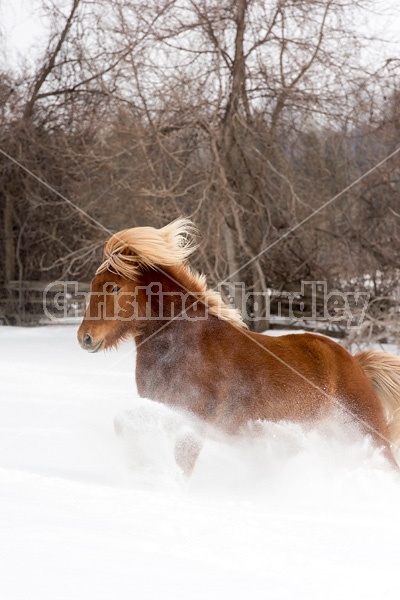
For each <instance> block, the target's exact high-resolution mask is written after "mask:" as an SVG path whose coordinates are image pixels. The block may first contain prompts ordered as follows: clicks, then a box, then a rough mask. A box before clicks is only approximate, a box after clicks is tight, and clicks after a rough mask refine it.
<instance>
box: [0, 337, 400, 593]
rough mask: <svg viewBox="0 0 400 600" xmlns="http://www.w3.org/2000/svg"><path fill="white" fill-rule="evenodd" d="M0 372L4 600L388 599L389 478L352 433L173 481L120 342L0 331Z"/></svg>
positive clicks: (244, 450)
mask: <svg viewBox="0 0 400 600" xmlns="http://www.w3.org/2000/svg"><path fill="white" fill-rule="evenodd" d="M0 369H1V377H0V417H1V418H0V597H1V598H2V599H5V600H14V599H17V598H18V599H24V600H25V599H27V598H29V599H33V600H46V599H51V600H58V599H68V600H70V599H73V600H80V599H82V600H91V599H93V600H101V599H107V600H108V599H110V600H114V599H115V600H125V599H128V598H129V599H132V598H137V599H139V600H141V599H144V600H147V599H157V600H163V599H168V600H169V599H174V600H180V599H185V600H188V599H211V600H212V599H218V600H222V599H225V598H227V599H236V598H238V599H239V598H250V599H258V598H271V599H274V600H275V599H281V598H285V599H286V598H287V599H296V600H297V599H302V598H304V599H307V600H309V599H314V598H315V599H318V600H320V599H324V600H329V599H340V600H345V599H351V600H356V599H358V598H359V599H362V600H366V599H374V600H375V599H384V598H386V599H392V598H393V599H394V598H396V599H397V598H398V597H399V594H400V583H399V575H398V567H399V564H400V550H399V539H400V535H399V534H400V476H399V475H398V474H397V473H394V472H393V471H392V470H391V469H390V468H389V467H388V466H387V465H386V463H385V461H384V460H383V458H382V456H381V455H380V453H379V451H377V450H374V449H373V448H372V447H371V445H370V444H369V441H368V440H366V439H365V438H363V437H362V436H360V435H359V434H358V433H357V432H356V431H355V430H354V429H353V428H351V427H349V426H346V427H344V426H343V425H341V424H340V422H334V421H333V420H332V421H330V422H326V423H324V424H322V425H321V426H320V427H319V428H318V429H314V430H312V431H309V430H306V429H304V428H301V427H299V426H296V425H293V424H277V425H271V424H269V425H265V427H264V434H263V435H262V436H261V437H257V438H256V439H252V438H251V437H250V436H243V437H242V438H241V439H238V440H236V441H235V442H234V443H233V442H231V441H227V440H224V439H219V438H216V439H212V440H209V441H208V442H207V443H206V444H205V447H204V449H203V452H202V454H201V457H200V460H199V462H198V464H197V467H196V470H195V473H194V475H193V477H192V479H191V480H190V482H189V483H186V482H184V481H183V479H182V477H181V475H180V473H179V470H178V469H177V467H176V465H175V463H174V460H173V455H172V452H173V449H172V447H173V440H174V436H175V435H176V434H177V432H178V431H179V428H181V427H183V426H186V421H185V420H184V418H183V417H181V416H177V415H175V414H174V413H171V412H170V411H169V410H167V409H166V408H165V407H163V406H158V405H156V404H154V403H151V402H150V401H147V400H140V399H139V398H138V396H137V393H136V390H135V383H134V348H133V343H127V344H124V345H122V346H121V347H120V349H119V350H118V351H117V352H115V351H113V352H110V353H102V354H96V355H89V354H86V353H84V352H83V351H82V350H80V348H79V346H78V345H77V342H76V327H73V326H68V327H67V326H65V327H57V326H55V327H43V328H35V329H20V328H9V327H0ZM127 411H129V413H127ZM115 418H117V420H118V422H123V423H125V430H126V431H125V436H124V437H123V438H121V437H118V436H117V435H116V434H115V432H114V419H115Z"/></svg>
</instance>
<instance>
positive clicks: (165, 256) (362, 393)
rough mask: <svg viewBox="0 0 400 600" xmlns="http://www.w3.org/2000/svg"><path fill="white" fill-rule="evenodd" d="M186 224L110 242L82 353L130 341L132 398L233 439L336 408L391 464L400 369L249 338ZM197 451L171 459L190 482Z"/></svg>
mask: <svg viewBox="0 0 400 600" xmlns="http://www.w3.org/2000/svg"><path fill="white" fill-rule="evenodd" d="M194 231H195V230H194V227H193V225H192V224H191V222H190V221H189V220H188V219H178V220H176V221H174V222H172V223H170V224H169V225H167V226H166V227H163V228H162V229H154V228H152V227H136V228H133V229H126V230H124V231H121V232H119V233H117V234H115V235H113V236H112V237H111V238H110V239H109V240H108V241H107V242H106V244H105V247H104V262H103V263H102V264H101V265H100V267H99V268H98V270H97V272H96V275H95V277H94V279H93V281H92V284H91V295H90V301H89V304H88V307H87V309H86V313H85V316H84V318H83V321H82V324H81V326H80V327H79V331H78V339H79V343H80V344H81V346H82V348H83V349H85V350H87V351H88V352H98V351H100V350H105V349H107V348H112V347H115V346H117V344H118V342H119V341H120V340H121V339H123V338H127V337H133V338H134V340H135V342H136V346H137V354H136V383H137V388H138V392H139V394H140V396H142V397H146V398H149V399H151V400H155V401H157V402H164V403H166V404H169V405H171V406H174V407H178V408H181V409H185V410H187V411H190V412H191V413H193V414H194V415H196V416H197V417H199V418H200V420H201V421H202V422H203V423H205V424H207V425H209V426H211V425H212V426H216V427H219V428H221V429H222V430H224V431H225V432H228V433H230V434H234V433H235V432H238V431H239V430H240V428H241V427H242V426H243V425H244V424H246V423H247V422H249V421H254V420H258V419H261V420H270V421H280V420H291V421H297V422H315V421H316V420H318V419H322V418H324V417H327V416H328V415H329V414H330V413H332V412H333V410H334V409H335V408H336V407H337V406H339V407H341V409H342V410H343V411H344V412H345V413H348V414H350V415H351V416H352V417H354V419H356V420H357V421H358V422H359V423H361V425H362V427H363V429H364V430H365V432H366V433H368V434H369V435H370V436H371V437H372V439H373V440H374V442H375V443H376V445H378V446H381V447H382V448H383V451H384V453H385V455H386V456H387V457H388V458H389V460H390V461H391V462H392V463H393V464H395V460H394V454H393V451H395V450H396V449H397V447H398V441H399V438H400V435H399V434H400V359H399V358H397V357H396V356H393V355H390V354H386V353H384V352H375V351H367V352H361V353H360V354H356V355H355V356H352V355H351V354H350V353H349V352H348V351H347V350H345V349H344V348H343V347H342V346H340V345H339V344H338V343H336V342H334V341H331V340H330V339H329V338H326V337H324V336H322V335H314V334H309V333H305V334H292V335H285V336H281V337H270V336H266V335H262V334H257V333H252V332H250V331H248V330H247V328H246V326H245V324H244V323H243V321H242V319H241V317H240V315H239V314H238V312H237V311H236V310H235V309H233V308H231V307H229V306H227V305H226V304H225V303H224V302H223V300H222V298H221V296H220V295H219V294H218V293H216V292H215V291H213V290H210V289H208V288H207V285H206V281H205V277H204V276H202V275H199V274H197V273H195V272H194V271H193V270H191V269H190V267H189V266H188V264H187V262H186V260H187V258H188V257H189V256H190V254H191V253H192V252H193V251H194V250H195V246H194V245H193V244H192V242H191V239H190V234H191V233H193V232H194ZM200 447H201V445H200V444H199V445H198V446H196V445H193V444H190V443H189V442H188V443H187V444H185V443H183V444H181V445H180V450H179V451H177V453H176V457H177V461H178V463H179V464H180V465H181V466H182V468H183V469H184V471H185V472H186V473H190V472H191V470H192V468H193V466H194V463H195V460H196V458H197V455H198V452H199V451H200Z"/></svg>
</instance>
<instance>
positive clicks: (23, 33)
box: [0, 0, 400, 66]
mask: <svg viewBox="0 0 400 600" xmlns="http://www.w3.org/2000/svg"><path fill="white" fill-rule="evenodd" d="M69 4H70V3H69V2H68V5H69ZM40 5H41V1H40V0H0V31H1V32H2V34H3V35H4V37H3V40H2V52H1V54H2V56H1V58H2V59H3V60H4V58H5V59H6V62H7V63H8V64H10V63H13V64H16V63H17V62H18V61H19V60H20V59H21V58H23V59H25V60H28V61H30V60H31V59H33V58H34V57H35V55H36V53H37V51H38V49H39V48H40V45H41V41H42V40H43V38H44V37H45V31H46V23H45V20H44V19H43V15H41V11H40ZM64 5H65V4H64ZM365 31H367V32H368V34H370V35H372V34H375V35H376V36H377V37H379V38H381V39H383V40H385V41H387V42H388V43H387V44H385V46H384V48H381V47H378V45H374V46H373V47H372V46H371V47H370V49H369V51H367V52H366V55H365V58H366V60H367V61H368V63H369V64H371V65H372V66H375V65H376V66H378V65H379V64H381V62H382V60H384V59H385V58H399V57H400V0H371V2H370V11H369V15H368V17H367V18H366V22H365V23H363V24H360V33H365ZM382 55H383V56H382Z"/></svg>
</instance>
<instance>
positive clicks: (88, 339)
mask: <svg viewBox="0 0 400 600" xmlns="http://www.w3.org/2000/svg"><path fill="white" fill-rule="evenodd" d="M83 343H84V344H85V346H91V345H92V336H91V335H90V334H89V333H85V335H84V336H83Z"/></svg>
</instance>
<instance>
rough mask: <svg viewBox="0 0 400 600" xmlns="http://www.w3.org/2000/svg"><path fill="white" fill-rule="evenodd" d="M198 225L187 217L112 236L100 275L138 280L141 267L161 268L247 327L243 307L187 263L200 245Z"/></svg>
mask: <svg viewBox="0 0 400 600" xmlns="http://www.w3.org/2000/svg"><path fill="white" fill-rule="evenodd" d="M196 234H197V229H196V227H195V226H194V225H193V223H192V222H191V221H190V219H187V218H180V219H176V220H175V221H173V222H172V223H169V224H168V225H166V226H165V227H162V228H161V229H155V228H154V227H133V228H132V229H124V230H122V231H119V232H118V233H115V234H114V235H113V236H111V237H110V239H109V240H107V242H106V243H105V245H104V259H103V262H102V264H101V265H100V267H99V268H98V269H97V271H96V275H97V274H99V273H103V272H104V271H107V270H108V271H111V272H112V273H115V274H117V275H120V276H122V277H125V278H127V279H131V280H135V279H136V278H137V277H138V275H139V273H140V271H141V269H149V268H150V269H159V270H161V271H163V267H166V269H167V270H166V271H164V272H165V274H166V275H167V276H168V277H169V278H171V279H172V280H175V281H176V282H178V283H179V284H180V285H181V286H182V287H183V288H184V289H185V290H186V291H188V292H190V293H192V294H193V295H194V296H195V297H196V298H197V299H199V300H200V301H201V302H203V304H205V305H206V306H207V308H208V312H209V314H211V315H214V316H217V317H219V318H220V319H223V320H225V321H229V322H230V323H232V325H234V326H236V327H240V328H246V324H245V323H244V322H243V320H242V318H241V315H240V313H239V311H238V310H237V309H236V308H232V307H230V306H228V305H227V304H226V303H225V302H224V301H223V299H222V296H221V294H219V293H218V292H216V291H215V290H211V289H209V288H208V287H207V282H206V276H205V275H203V274H200V273H197V272H196V271H194V270H193V269H191V268H190V266H189V265H188V264H187V263H186V260H187V259H188V257H189V256H190V255H191V254H192V253H193V252H194V251H195V250H196V249H197V248H198V245H197V244H194V242H193V239H192V237H191V236H193V235H196Z"/></svg>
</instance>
